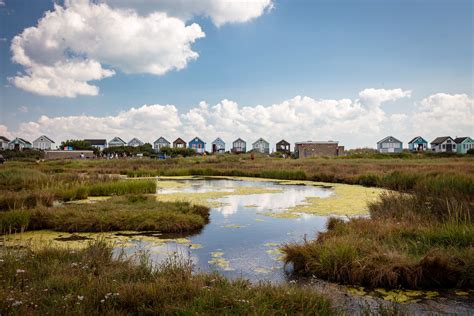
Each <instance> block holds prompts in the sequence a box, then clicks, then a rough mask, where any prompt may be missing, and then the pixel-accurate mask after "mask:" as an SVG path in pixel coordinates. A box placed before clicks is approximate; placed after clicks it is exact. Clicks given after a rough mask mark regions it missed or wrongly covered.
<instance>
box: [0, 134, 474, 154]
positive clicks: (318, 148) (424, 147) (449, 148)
mask: <svg viewBox="0 0 474 316" xmlns="http://www.w3.org/2000/svg"><path fill="white" fill-rule="evenodd" d="M84 140H85V141H87V142H89V143H90V144H91V145H92V146H93V147H96V148H98V149H100V150H103V149H105V148H113V147H123V146H129V147H139V146H142V145H144V144H145V143H144V142H143V141H141V140H140V139H138V138H136V137H135V138H132V139H131V140H130V141H129V142H125V141H124V140H123V139H122V138H120V137H114V138H112V139H111V140H110V141H109V142H107V140H105V139H84ZM54 144H55V142H54V141H53V140H52V139H51V138H49V137H47V136H45V135H42V136H40V137H38V138H37V139H36V140H34V141H33V143H30V142H29V141H27V140H25V139H23V138H19V137H17V138H15V139H13V140H9V139H7V138H6V137H4V136H0V150H4V149H14V150H23V149H37V150H44V151H47V150H52V149H54V148H55V145H54ZM428 145H430V147H429V146H428ZM152 146H153V150H154V151H155V152H157V153H159V152H160V151H161V149H162V148H164V147H172V148H191V149H193V150H195V151H196V152H197V153H198V154H203V153H204V152H205V151H206V142H204V141H203V140H202V139H201V138H199V137H194V138H193V139H192V140H190V141H189V142H186V141H184V140H183V139H182V138H180V137H178V138H177V139H175V140H174V141H173V142H169V141H168V140H167V139H165V138H164V137H159V138H158V139H157V140H155V141H154V142H153V145H152ZM68 149H70V148H61V149H60V150H68ZM250 149H251V150H252V151H253V152H258V153H262V154H270V143H269V142H268V141H266V140H265V139H263V138H259V139H257V140H256V141H255V142H253V143H252V147H251V148H250ZM470 149H473V150H474V140H473V139H472V138H471V137H468V136H466V137H456V138H452V137H450V136H443V137H437V138H435V139H434V140H433V141H432V142H430V143H429V144H428V142H427V141H426V140H425V139H424V138H423V137H421V136H417V137H414V138H413V139H412V140H411V141H409V142H408V150H410V151H414V152H415V151H416V152H421V151H432V152H452V153H460V154H465V153H467V152H468V150H470ZM377 150H378V151H379V152H381V153H399V152H402V151H403V150H404V148H403V142H402V141H400V140H399V139H397V138H395V137H393V136H387V137H385V138H383V139H382V140H380V141H378V142H377ZM226 151H227V149H226V143H225V142H224V141H223V140H222V139H221V138H220V137H218V138H216V139H215V140H214V141H213V142H212V143H211V152H212V153H224V152H226ZM274 151H275V152H280V153H282V154H290V153H291V149H290V143H289V142H287V141H286V140H284V139H282V140H281V141H279V142H277V143H276V144H275V150H274ZM230 152H232V153H237V154H238V153H245V152H247V142H246V141H244V140H243V139H241V138H237V139H236V140H234V141H233V142H232V147H231V148H230ZM294 154H295V155H296V156H297V157H300V158H305V157H313V156H343V155H344V146H340V145H339V142H337V141H305V142H297V143H295V145H294Z"/></svg>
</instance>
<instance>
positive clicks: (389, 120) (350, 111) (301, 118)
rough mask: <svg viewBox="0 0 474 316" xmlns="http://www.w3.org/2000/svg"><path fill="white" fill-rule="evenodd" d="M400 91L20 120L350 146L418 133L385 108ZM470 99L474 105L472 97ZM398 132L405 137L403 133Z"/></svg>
mask: <svg viewBox="0 0 474 316" xmlns="http://www.w3.org/2000/svg"><path fill="white" fill-rule="evenodd" d="M398 90H399V89H393V90H383V91H382V90H379V94H380V95H382V94H384V95H390V97H384V98H380V97H378V98H375V99H374V98H372V99H370V100H368V99H367V98H362V97H360V96H359V98H357V99H348V98H345V99H339V100H332V99H314V98H311V97H307V96H296V97H294V98H291V99H288V100H284V101H282V102H280V103H276V104H272V105H266V106H265V105H253V106H248V105H247V106H241V105H239V104H237V103H236V102H234V101H231V100H227V99H224V100H222V101H221V102H219V103H217V104H215V105H209V104H208V103H206V102H200V103H199V104H198V105H196V106H195V107H192V108H191V109H189V110H186V111H181V112H180V111H178V108H177V107H176V106H175V105H159V104H155V105H143V106H141V107H138V108H131V109H129V110H126V111H122V112H120V113H118V114H117V115H110V116H104V117H96V116H87V115H79V116H62V117H48V116H42V117H40V118H39V119H38V120H37V121H34V122H27V123H23V124H21V125H20V126H19V129H18V131H17V134H18V135H19V136H22V137H26V138H27V139H29V138H34V137H37V136H39V135H42V134H45V135H48V136H50V137H51V138H53V139H54V140H55V141H56V142H58V141H61V140H65V139H70V138H107V139H111V138H112V137H114V136H120V137H121V138H123V139H125V140H129V139H131V138H133V137H139V138H140V139H142V140H143V141H146V142H153V141H154V140H155V139H157V138H158V137H159V136H164V137H165V138H167V139H168V140H169V141H173V140H174V139H176V138H177V137H182V138H183V139H185V140H190V139H192V138H193V137H194V136H199V137H201V138H202V139H203V140H205V141H206V142H207V143H208V146H210V143H211V142H212V141H213V140H214V139H215V138H216V137H221V138H222V139H224V140H225V141H226V142H227V144H228V146H230V144H231V142H232V141H233V140H235V139H236V138H237V137H241V138H243V139H245V140H246V141H247V142H248V145H249V146H250V144H251V143H252V142H253V141H255V140H256V139H258V138H259V137H263V138H265V139H267V140H268V141H270V142H271V143H272V144H274V143H275V142H277V141H279V140H280V139H282V138H284V139H286V140H287V141H290V142H291V143H294V142H296V141H305V140H339V141H340V142H341V144H344V145H346V146H348V147H358V146H372V147H373V146H374V144H375V143H376V142H377V141H378V140H379V139H381V138H383V137H384V136H386V135H389V134H395V133H398V132H400V131H402V130H403V131H408V132H411V133H412V134H411V135H407V136H406V137H412V136H413V135H414V134H416V135H418V133H419V129H418V128H417V126H416V125H413V127H412V126H411V120H410V116H409V115H407V114H405V113H399V114H392V115H388V114H387V113H386V112H385V111H384V108H383V103H384V102H386V101H388V100H391V101H396V100H397V99H399V98H403V97H406V96H407V95H408V92H407V91H405V90H401V89H400V91H398ZM364 91H366V90H364ZM430 98H431V97H430ZM430 98H427V99H426V100H428V99H430ZM468 100H470V101H469V102H471V106H472V99H469V98H468ZM426 102H427V101H422V102H421V103H422V104H423V106H422V108H423V109H424V110H423V111H428V108H430V109H431V106H428V108H426V107H427V106H426V105H424V104H425V103H426ZM415 114H416V113H415ZM461 132H463V131H462V130H460V131H459V133H461ZM416 135H415V136H416ZM393 136H395V137H401V136H400V134H396V135H393ZM403 137H404V135H403V134H402V137H401V138H403ZM426 137H431V135H426Z"/></svg>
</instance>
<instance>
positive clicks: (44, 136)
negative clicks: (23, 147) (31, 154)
mask: <svg viewBox="0 0 474 316" xmlns="http://www.w3.org/2000/svg"><path fill="white" fill-rule="evenodd" d="M41 137H43V138H46V139H47V140H49V141H50V142H52V143H53V144H55V142H54V140H52V139H51V138H49V137H48V136H46V135H41V136H40V137H38V138H37V139H35V140H34V141H33V142H36V141H37V140H38V139H40V138H41Z"/></svg>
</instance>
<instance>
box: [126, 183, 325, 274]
mask: <svg viewBox="0 0 474 316" xmlns="http://www.w3.org/2000/svg"><path fill="white" fill-rule="evenodd" d="M184 182H185V183H187V184H191V185H190V186H186V187H183V188H178V189H176V190H175V191H174V192H196V193H205V192H213V191H218V190H230V191H232V189H233V188H235V187H237V186H253V187H255V186H264V187H271V188H276V189H282V190H284V191H283V192H281V193H265V194H252V195H234V196H228V197H224V198H221V199H218V200H219V201H220V202H223V203H224V204H225V205H224V206H221V207H217V208H213V209H211V214H210V215H211V216H210V222H209V224H207V225H206V226H205V227H204V229H203V230H202V231H201V233H200V234H198V235H195V236H191V237H188V239H189V240H190V241H191V243H192V244H200V245H202V248H200V249H191V248H190V245H189V244H180V243H175V242H170V243H166V244H164V245H161V246H160V245H154V244H153V243H150V242H145V241H134V242H133V243H134V244H135V245H136V247H137V248H138V249H140V248H143V249H146V250H147V251H149V254H150V256H151V259H152V260H154V262H160V261H162V260H164V259H165V258H166V257H167V256H168V255H169V254H173V253H175V252H176V253H178V254H179V255H181V256H184V257H186V258H190V259H191V260H192V261H193V263H194V264H195V270H196V272H200V271H204V272H206V271H212V270H217V271H219V272H220V273H222V274H223V275H225V276H227V277H230V278H237V277H244V278H248V279H250V280H253V281H256V280H272V281H281V280H284V279H285V274H284V271H283V262H281V261H279V260H277V259H278V257H279V256H281V255H280V254H278V253H277V252H276V249H277V247H275V246H269V245H265V244H266V243H276V244H279V245H281V244H284V243H288V242H301V241H302V239H303V237H305V236H307V237H308V238H313V237H314V236H315V235H316V233H317V232H319V231H322V230H324V226H325V224H326V220H327V217H326V216H313V215H308V214H305V215H304V216H302V217H301V218H296V219H287V218H273V217H268V216H263V215H259V214H258V213H259V212H267V211H284V210H286V209H288V208H291V207H294V206H296V205H300V204H303V203H304V201H305V198H306V197H313V196H318V197H321V198H325V197H328V196H330V195H331V194H332V190H331V189H328V188H320V187H313V186H298V185H278V184H276V183H273V182H251V181H232V180H186V181H184ZM161 193H162V194H163V192H161ZM237 227H238V228H237ZM137 248H135V247H133V248H129V249H126V252H127V253H130V252H133V251H134V250H133V249H137ZM216 251H221V252H223V253H224V254H223V255H222V258H223V259H225V260H227V261H228V262H229V265H230V267H231V268H232V269H233V271H224V270H223V269H222V268H220V267H218V266H216V265H213V264H209V263H208V261H210V260H212V256H211V253H212V252H216ZM267 251H269V252H270V253H268V252H267Z"/></svg>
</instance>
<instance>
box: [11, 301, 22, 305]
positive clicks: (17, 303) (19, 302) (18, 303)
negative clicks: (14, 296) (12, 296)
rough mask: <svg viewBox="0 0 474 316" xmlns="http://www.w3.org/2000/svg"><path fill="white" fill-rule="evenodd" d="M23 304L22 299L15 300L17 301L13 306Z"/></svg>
mask: <svg viewBox="0 0 474 316" xmlns="http://www.w3.org/2000/svg"><path fill="white" fill-rule="evenodd" d="M21 304H23V302H22V301H15V302H14V303H13V304H12V306H19V305H21Z"/></svg>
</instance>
